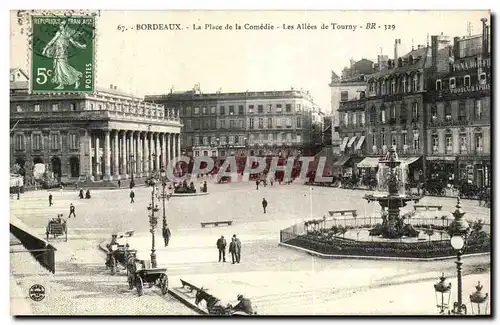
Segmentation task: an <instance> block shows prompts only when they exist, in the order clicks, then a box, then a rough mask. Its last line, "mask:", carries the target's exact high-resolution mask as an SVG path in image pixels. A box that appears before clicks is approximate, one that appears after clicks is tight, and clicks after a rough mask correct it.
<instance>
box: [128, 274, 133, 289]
mask: <svg viewBox="0 0 500 325" xmlns="http://www.w3.org/2000/svg"><path fill="white" fill-rule="evenodd" d="M127 279H128V289H129V290H132V289H134V276H133V275H132V273H130V272H129V274H128V276H127Z"/></svg>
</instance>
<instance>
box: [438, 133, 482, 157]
mask: <svg viewBox="0 0 500 325" xmlns="http://www.w3.org/2000/svg"><path fill="white" fill-rule="evenodd" d="M467 139H468V136H467V133H460V134H459V135H458V140H459V152H460V153H461V154H466V153H468V152H469V145H468V140H467ZM473 141H474V143H473V145H474V146H473V149H474V150H475V151H476V152H482V151H483V148H484V139H483V134H482V133H475V134H474V139H473ZM439 143H440V139H439V134H432V135H431V146H432V148H431V149H432V153H434V154H437V153H440V152H439ZM444 148H445V152H444V153H446V154H453V134H451V133H447V134H445V135H444Z"/></svg>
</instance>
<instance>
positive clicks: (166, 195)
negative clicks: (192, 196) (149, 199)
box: [160, 168, 172, 233]
mask: <svg viewBox="0 0 500 325" xmlns="http://www.w3.org/2000/svg"><path fill="white" fill-rule="evenodd" d="M167 180H168V179H167V171H166V170H165V168H162V169H160V181H161V186H162V192H161V195H160V198H161V199H162V203H163V227H162V230H163V233H165V232H166V228H167V215H166V208H165V199H166V200H167V201H169V200H170V197H171V196H172V188H171V187H169V188H168V192H167V191H166V188H167Z"/></svg>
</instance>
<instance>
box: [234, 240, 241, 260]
mask: <svg viewBox="0 0 500 325" xmlns="http://www.w3.org/2000/svg"><path fill="white" fill-rule="evenodd" d="M233 239H234V243H235V250H234V253H235V255H236V263H240V259H241V242H240V239H239V238H238V237H236V235H233Z"/></svg>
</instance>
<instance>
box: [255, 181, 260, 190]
mask: <svg viewBox="0 0 500 325" xmlns="http://www.w3.org/2000/svg"><path fill="white" fill-rule="evenodd" d="M255 186H256V189H257V190H258V189H259V180H256V181H255Z"/></svg>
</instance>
